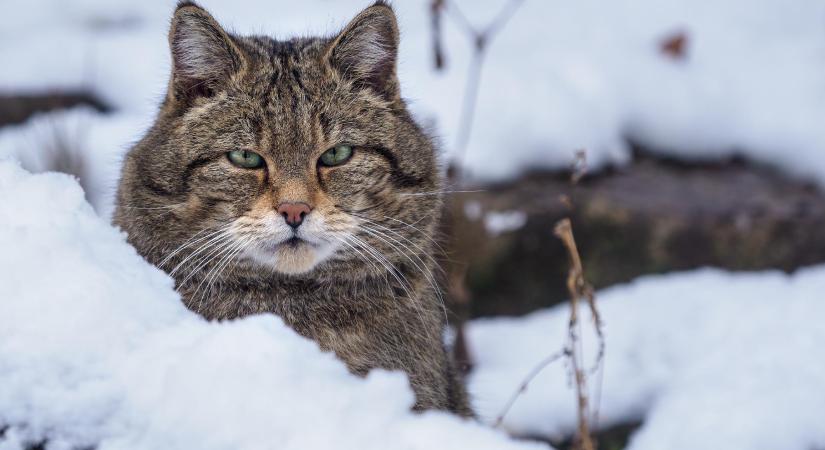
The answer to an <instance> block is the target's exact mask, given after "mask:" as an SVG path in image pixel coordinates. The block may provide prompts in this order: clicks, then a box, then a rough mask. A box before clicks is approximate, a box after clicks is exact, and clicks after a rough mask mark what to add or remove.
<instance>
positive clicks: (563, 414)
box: [467, 266, 825, 450]
mask: <svg viewBox="0 0 825 450" xmlns="http://www.w3.org/2000/svg"><path fill="white" fill-rule="evenodd" d="M822 292H825V266H818V267H814V268H810V269H806V270H802V271H800V272H798V273H796V274H794V275H786V274H783V273H780V272H764V273H750V274H730V273H726V272H723V271H719V270H710V269H704V270H698V271H693V272H687V273H676V274H669V275H663V276H648V277H643V278H640V279H637V280H636V281H634V282H632V283H630V284H628V285H624V286H617V287H613V288H610V289H606V290H604V291H602V292H599V293H598V294H597V297H598V306H599V310H600V312H601V314H602V318H603V320H604V322H605V333H606V339H607V349H606V359H605V366H604V367H605V369H604V370H605V371H604V374H603V376H604V384H603V388H602V392H601V402H600V405H601V407H600V414H599V417H600V419H599V424H600V425H601V426H610V425H615V424H619V423H628V422H632V421H642V420H643V421H644V423H643V425H642V427H641V428H640V429H639V430H638V432H637V433H636V434H635V435H634V436H633V437H632V439H631V441H630V445H629V447H628V449H629V450H656V449H663V448H667V449H671V450H680V449H697V448H724V449H747V450H759V449H765V450H767V449H777V448H782V449H788V450H793V449H799V450H805V449H811V448H823V447H825V428H823V427H822V417H823V415H825V391H824V390H823V389H822V388H821V386H822V383H823V381H825V361H823V360H822V358H820V357H819V356H818V355H820V353H821V351H820V350H821V348H820V347H821V343H822V342H825V327H823V326H822V320H821V318H822V317H825V303H823V302H822V301H821V300H822ZM568 314H569V312H568V309H567V306H566V305H565V306H560V307H557V308H553V309H549V310H544V311H539V312H536V313H533V314H531V315H529V316H526V317H524V318H494V319H486V320H476V321H474V322H472V324H471V325H470V327H469V329H468V331H467V338H468V341H469V345H470V350H471V352H473V355H474V357H475V363H476V368H475V371H474V373H473V375H472V378H471V380H470V390H471V392H472V393H473V394H474V395H475V400H476V406H477V408H478V409H479V412H480V415H482V416H483V417H484V418H485V419H486V420H488V421H492V420H493V419H494V418H495V417H497V416H498V414H499V413H500V412H501V409H502V407H503V405H504V404H505V403H506V401H507V400H508V399H509V397H510V395H511V394H512V392H513V390H514V388H515V386H518V385H519V383H520V382H521V381H522V380H523V379H524V377H525V376H526V374H527V373H528V372H530V370H531V369H532V368H533V367H534V366H535V365H536V364H537V363H538V362H539V361H541V360H543V359H544V358H545V357H546V356H547V355H549V354H551V353H553V352H555V351H557V350H559V349H561V348H562V346H563V344H564V340H565V338H566V326H567V320H568ZM588 317H589V316H588ZM586 324H587V325H586V326H585V330H589V329H591V327H590V325H589V321H588V322H586ZM584 336H585V353H586V354H588V355H589V358H590V360H592V357H593V355H594V352H595V340H594V338H593V334H592V332H591V333H587V334H585V335H584ZM587 365H588V367H589V366H590V364H589V363H588V364H587ZM565 371H566V369H565V367H564V366H563V365H562V364H561V363H555V365H553V366H550V367H548V368H546V369H545V370H544V372H542V373H541V375H539V376H538V377H537V378H536V379H535V380H534V381H533V382H532V383H531V384H530V386H529V389H528V390H527V392H526V393H525V394H523V395H522V396H521V397H520V398H519V399H518V400H517V401H516V403H515V405H514V406H513V408H512V410H511V411H510V412H509V414H508V415H507V416H506V418H505V421H504V426H505V428H507V429H508V430H510V431H513V432H515V433H518V434H528V435H544V436H560V435H567V434H568V433H570V432H572V430H574V429H575V423H574V420H575V410H574V407H575V403H574V393H573V390H572V389H571V387H570V386H569V385H568V381H567V380H568V377H567V375H566V372H565ZM597 379H598V377H597V376H591V381H590V383H591V388H594V386H595V384H596V380H597ZM504 386H507V387H508V388H504ZM596 397H597V396H596V395H595V393H594V394H593V395H591V399H593V401H595V398H596Z"/></svg>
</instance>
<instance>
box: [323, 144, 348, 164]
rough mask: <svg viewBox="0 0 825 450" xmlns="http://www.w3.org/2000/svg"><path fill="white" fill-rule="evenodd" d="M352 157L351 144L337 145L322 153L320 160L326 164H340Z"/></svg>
mask: <svg viewBox="0 0 825 450" xmlns="http://www.w3.org/2000/svg"><path fill="white" fill-rule="evenodd" d="M350 158H352V146H351V145H345V144H341V145H336V146H335V147H332V148H331V149H329V150H327V151H325V152H324V153H322V154H321V158H320V159H319V161H320V162H321V165H324V166H340V165H341V164H344V163H345V162H347V161H349V159H350Z"/></svg>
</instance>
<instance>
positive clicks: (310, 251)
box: [253, 240, 331, 275]
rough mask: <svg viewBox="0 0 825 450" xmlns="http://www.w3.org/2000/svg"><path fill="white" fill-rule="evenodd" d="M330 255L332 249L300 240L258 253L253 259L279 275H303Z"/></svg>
mask: <svg viewBox="0 0 825 450" xmlns="http://www.w3.org/2000/svg"><path fill="white" fill-rule="evenodd" d="M330 253H331V251H330V249H326V248H324V247H323V246H320V245H317V244H311V243H309V242H307V241H303V240H299V241H292V242H285V243H282V244H279V245H277V246H275V247H274V248H271V249H267V251H265V252H264V251H256V252H255V254H254V255H253V259H254V260H255V261H256V262H258V263H259V264H262V265H265V266H268V267H270V268H272V269H273V270H275V271H276V272H278V273H282V274H285V275H302V274H306V273H308V272H310V271H312V269H314V268H315V267H316V266H318V264H320V263H321V262H323V261H324V260H325V259H327V257H328V256H329V254H330Z"/></svg>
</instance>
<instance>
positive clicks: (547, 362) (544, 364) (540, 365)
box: [493, 348, 570, 428]
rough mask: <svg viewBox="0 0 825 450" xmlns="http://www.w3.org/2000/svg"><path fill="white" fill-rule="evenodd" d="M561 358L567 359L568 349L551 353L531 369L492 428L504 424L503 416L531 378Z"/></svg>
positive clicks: (524, 389)
mask: <svg viewBox="0 0 825 450" xmlns="http://www.w3.org/2000/svg"><path fill="white" fill-rule="evenodd" d="M563 356H568V357H569V356H570V349H567V348H565V349H563V350H561V351H558V352H556V353H553V354H552V355H550V356H548V357H547V358H544V359H543V360H542V361H541V362H540V363H538V364H536V367H533V369H532V370H531V371H530V373H529V374H527V376H526V377H525V378H524V380H523V381H522V382H521V384H520V385H519V387H518V389H516V391H515V392H513V395H511V396H510V399H509V400H507V404H505V405H504V408H503V409H502V410H501V412H500V413H499V415H498V417H496V422H495V423H494V424H493V427H495V428H498V427H500V426H501V423H502V422H504V416H506V415H507V413H508V412H510V408H512V407H513V404H514V403H516V400H518V398H519V396H520V395H521V394H523V393H524V392H525V391H527V387H528V386H529V385H530V382H531V381H533V378H536V376H538V374H540V373H541V371H542V370H544V368H545V367H547V366H549V365H550V364H552V363H554V362H556V361H557V360H558V359H559V358H561V357H563Z"/></svg>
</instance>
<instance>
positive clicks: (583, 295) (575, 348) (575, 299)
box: [554, 218, 604, 450]
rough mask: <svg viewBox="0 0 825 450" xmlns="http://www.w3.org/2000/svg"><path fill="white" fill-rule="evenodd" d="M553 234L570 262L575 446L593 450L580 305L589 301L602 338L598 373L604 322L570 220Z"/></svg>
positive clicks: (561, 222)
mask: <svg viewBox="0 0 825 450" xmlns="http://www.w3.org/2000/svg"><path fill="white" fill-rule="evenodd" d="M554 233H555V235H556V237H558V238H559V239H561V241H562V243H563V244H564V246H565V248H566V249H567V254H568V256H569V258H570V272H569V274H568V276H567V289H568V291H569V292H570V322H569V323H568V344H567V345H568V347H569V348H571V349H572V352H573V353H572V355H571V357H570V366H571V370H572V372H573V378H574V380H575V382H576V398H577V400H578V401H577V406H578V408H577V410H578V424H579V425H578V435H577V436H576V440H575V443H576V446H577V448H579V449H581V450H594V449H595V444H594V442H593V439H592V438H591V436H590V420H591V416H590V405H589V402H588V390H587V373H586V372H585V369H584V367H583V360H582V359H583V351H582V348H581V339H580V336H579V330H580V327H581V324H580V323H579V317H578V311H579V302H580V301H586V302H587V304H588V306H589V307H590V312H591V315H592V318H593V323H594V326H595V329H596V334H597V336H598V338H599V353H598V355H597V359H596V364H595V369H598V368H599V367H600V366H601V363H602V361H603V359H602V358H603V356H604V338H603V335H602V330H601V328H602V322H601V317H600V316H599V313H598V310H597V309H596V302H595V296H594V294H593V288H592V287H591V286H590V284H589V283H587V281H586V280H585V278H584V269H583V267H582V262H581V257H580V256H579V250H578V248H577V246H576V240H575V238H574V237H573V226H572V225H571V223H570V219H568V218H565V219H562V220H560V221H559V222H558V223H556V227H555V229H554ZM595 369H593V370H595ZM594 417H596V416H594Z"/></svg>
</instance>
